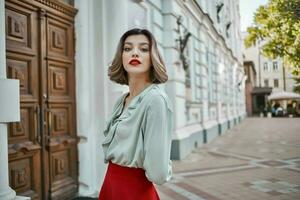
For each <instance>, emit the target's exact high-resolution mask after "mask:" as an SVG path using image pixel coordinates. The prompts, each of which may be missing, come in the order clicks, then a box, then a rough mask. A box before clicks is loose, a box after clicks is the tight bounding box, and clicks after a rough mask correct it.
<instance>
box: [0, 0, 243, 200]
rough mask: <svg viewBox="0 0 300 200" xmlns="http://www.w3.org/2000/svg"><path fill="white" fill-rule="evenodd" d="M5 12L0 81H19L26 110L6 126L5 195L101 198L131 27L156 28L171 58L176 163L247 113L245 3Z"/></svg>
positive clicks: (7, 4) (89, 4)
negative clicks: (115, 62)
mask: <svg viewBox="0 0 300 200" xmlns="http://www.w3.org/2000/svg"><path fill="white" fill-rule="evenodd" d="M0 6H1V7H0V13H1V15H0V20H1V21H0V24H1V28H0V31H1V35H5V36H6V40H5V39H4V38H1V41H0V45H1V49H6V52H5V51H1V55H0V56H1V58H0V60H1V66H0V73H1V74H0V76H1V78H2V79H6V78H14V79H19V80H20V99H19V102H20V105H21V121H20V122H19V123H11V124H8V125H6V124H3V125H2V124H1V127H0V128H1V130H0V132H1V134H3V135H5V136H6V135H8V138H6V137H5V138H4V139H1V141H0V143H1V146H4V147H6V146H5V145H7V143H8V152H7V151H1V153H0V156H2V157H3V158H4V159H3V160H7V162H2V163H1V164H0V167H1V170H0V171H1V179H0V186H1V191H0V199H10V198H11V197H13V196H14V195H15V194H14V191H16V193H17V194H18V195H21V196H30V197H32V198H36V199H54V198H56V199H65V198H70V197H72V195H76V191H79V195H82V196H94V197H97V195H98V192H99V190H100V186H101V183H102V181H103V178H104V174H105V171H106V165H104V163H103V157H104V155H103V151H102V148H101V143H102V141H103V139H104V136H103V134H102V131H103V129H104V127H105V121H106V120H107V119H108V116H109V114H110V113H111V109H112V107H113V104H114V103H115V100H116V99H117V97H119V96H120V95H121V94H123V93H124V92H126V91H127V90H128V88H127V87H126V86H120V85H117V84H115V83H112V82H111V81H109V79H108V76H107V69H108V66H109V64H110V62H111V61H112V58H113V56H114V53H115V50H116V48H117V43H118V40H119V39H120V37H121V35H122V34H123V33H124V32H125V31H127V30H128V29H131V28H134V27H140V28H147V29H149V30H150V31H151V32H152V33H153V34H154V36H155V37H156V39H157V41H158V45H159V50H160V51H161V53H162V55H163V57H164V60H165V63H166V67H167V71H168V74H169V80H168V82H167V83H166V84H164V85H162V86H161V87H163V88H164V89H165V90H166V92H167V94H168V95H169V97H170V99H171V100H172V103H173V105H174V114H175V119H174V120H175V121H174V122H175V127H174V133H173V143H172V152H171V154H172V155H171V157H172V159H182V158H184V157H185V156H186V155H188V154H189V153H190V152H191V151H192V150H193V149H194V148H196V147H200V146H201V145H202V144H204V143H208V142H210V141H211V140H212V139H214V138H215V137H217V136H218V135H220V134H222V133H224V131H225V130H226V129H228V128H231V127H232V126H234V125H236V124H237V123H239V122H240V121H241V119H242V118H243V117H245V115H246V106H245V91H244V90H245V89H244V88H245V87H244V81H245V78H244V68H243V64H242V53H241V52H242V51H241V45H242V44H241V41H242V38H241V34H240V21H239V19H240V16H239V3H238V1H234V0H223V1H221V0H211V1H207V0H175V1H173V0H122V1H119V0H90V1H82V0H65V1H52V0H51V1H45V0H36V1H31V0H19V1H14V0H6V1H4V0H0ZM5 30H6V31H5ZM180 47H181V48H180ZM5 58H6V59H5ZM7 128H8V129H7ZM7 156H8V157H7ZM7 168H8V170H7ZM2 169H3V170H2ZM2 177H6V178H2ZM9 186H10V187H9ZM11 188H12V189H13V190H14V191H13V190H11ZM2 190H3V191H2Z"/></svg>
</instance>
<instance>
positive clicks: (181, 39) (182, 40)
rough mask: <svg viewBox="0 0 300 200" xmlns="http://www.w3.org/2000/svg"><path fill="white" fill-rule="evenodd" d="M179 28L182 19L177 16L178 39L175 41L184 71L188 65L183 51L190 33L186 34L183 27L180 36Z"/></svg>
mask: <svg viewBox="0 0 300 200" xmlns="http://www.w3.org/2000/svg"><path fill="white" fill-rule="evenodd" d="M181 27H183V26H182V17H181V16H179V17H178V18H177V32H178V34H179V38H178V39H176V41H178V42H179V52H180V60H181V62H182V65H183V69H184V70H185V71H186V70H187V69H188V68H189V65H188V63H187V60H186V56H185V55H184V49H185V48H186V45H187V42H188V40H189V37H190V36H191V33H190V32H188V31H187V30H186V29H185V28H184V27H183V28H184V29H185V30H184V35H183V36H181V29H180V28H181Z"/></svg>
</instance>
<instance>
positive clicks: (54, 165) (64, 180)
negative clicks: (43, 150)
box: [50, 144, 77, 199]
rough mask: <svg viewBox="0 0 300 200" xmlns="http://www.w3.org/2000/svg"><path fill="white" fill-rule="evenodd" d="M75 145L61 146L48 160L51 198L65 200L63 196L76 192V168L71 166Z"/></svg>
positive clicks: (74, 158) (74, 156)
mask: <svg viewBox="0 0 300 200" xmlns="http://www.w3.org/2000/svg"><path fill="white" fill-rule="evenodd" d="M75 145H76V144H72V145H70V144H68V145H61V147H60V148H55V149H53V151H52V152H51V158H50V168H51V171H50V177H51V178H50V179H51V185H52V187H51V198H52V199H65V198H66V197H65V196H68V195H70V194H71V193H72V192H73V193H74V192H75V191H76V190H77V183H76V176H77V175H76V174H77V172H76V167H75V165H74V164H73V162H74V160H76V159H77V158H76V148H75Z"/></svg>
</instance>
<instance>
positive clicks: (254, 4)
mask: <svg viewBox="0 0 300 200" xmlns="http://www.w3.org/2000/svg"><path fill="white" fill-rule="evenodd" d="M239 1H240V14H241V30H242V32H244V31H246V29H247V27H248V26H250V25H251V24H252V22H253V16H254V12H255V11H256V9H257V8H258V7H259V6H260V5H265V4H267V2H268V0H239Z"/></svg>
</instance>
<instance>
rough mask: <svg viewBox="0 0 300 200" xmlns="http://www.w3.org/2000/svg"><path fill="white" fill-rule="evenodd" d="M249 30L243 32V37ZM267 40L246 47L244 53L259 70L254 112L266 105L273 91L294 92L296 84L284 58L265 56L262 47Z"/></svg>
mask: <svg viewBox="0 0 300 200" xmlns="http://www.w3.org/2000/svg"><path fill="white" fill-rule="evenodd" d="M246 36H247V32H243V33H242V37H243V39H244V38H245V37H246ZM264 43H265V41H259V42H257V44H256V45H255V46H252V47H250V48H245V46H244V45H243V54H244V56H245V61H252V62H253V63H254V66H255V70H256V72H257V79H256V87H255V88H254V89H253V91H252V94H253V112H254V113H256V114H258V113H260V112H262V111H263V109H264V108H265V107H266V103H267V96H268V95H270V93H271V92H272V91H274V92H277V91H288V92H292V91H293V87H294V84H295V80H294V79H293V75H292V74H291V73H290V69H289V66H283V62H282V59H280V58H277V59H271V58H267V57H265V56H264V55H263V54H262V52H261V47H262V46H263V45H264Z"/></svg>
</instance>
